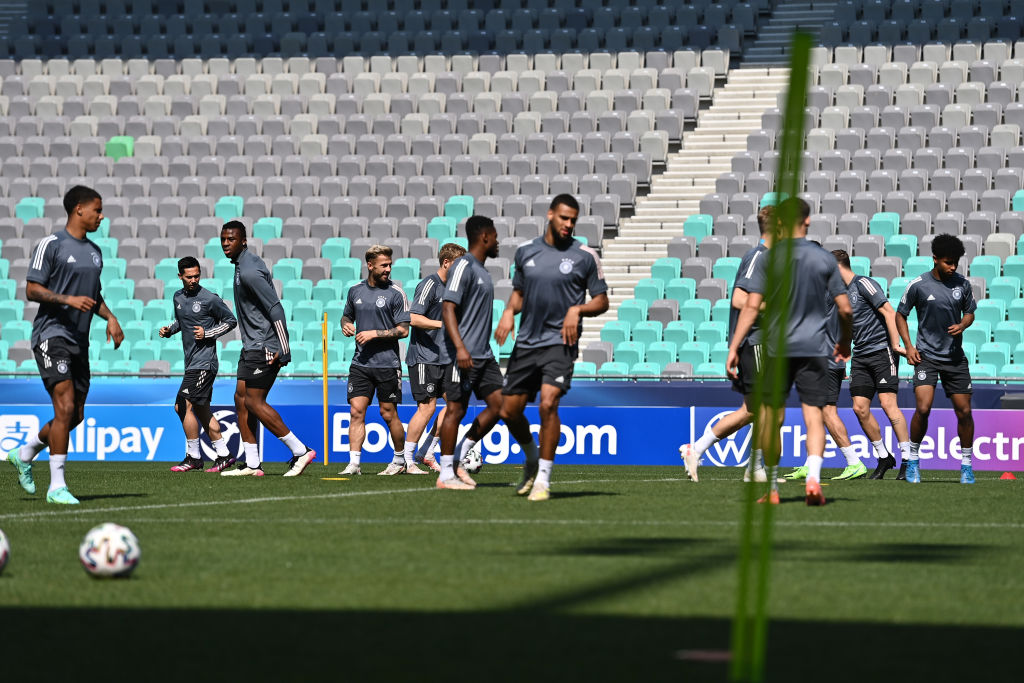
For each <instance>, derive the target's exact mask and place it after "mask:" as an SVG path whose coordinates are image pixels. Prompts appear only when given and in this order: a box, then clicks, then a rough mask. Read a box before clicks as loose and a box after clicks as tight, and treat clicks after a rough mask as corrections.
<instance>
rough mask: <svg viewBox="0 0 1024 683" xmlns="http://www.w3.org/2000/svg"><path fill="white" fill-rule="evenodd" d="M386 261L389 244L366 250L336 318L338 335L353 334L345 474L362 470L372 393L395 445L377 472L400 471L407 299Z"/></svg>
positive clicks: (402, 450)
mask: <svg viewBox="0 0 1024 683" xmlns="http://www.w3.org/2000/svg"><path fill="white" fill-rule="evenodd" d="M391 263H392V261H391V247H387V246H383V245H380V244H375V245H374V246H372V247H370V248H369V249H367V250H366V269H367V271H368V274H367V277H366V279H365V280H363V281H362V282H360V283H359V284H358V285H355V286H353V287H351V288H350V289H349V290H348V298H347V299H346V301H345V311H344V313H343V314H342V318H341V333H342V334H344V335H345V336H346V337H355V338H356V353H355V356H354V357H353V359H352V365H351V368H350V369H349V374H348V405H349V410H350V413H351V415H352V422H351V424H350V425H349V429H348V438H349V447H348V448H349V463H348V466H347V467H345V469H344V470H342V471H341V474H345V475H355V474H362V469H361V467H360V457H361V456H362V453H361V452H360V451H361V449H362V447H363V439H364V438H365V437H366V409H367V408H368V407H369V406H370V401H372V400H373V395H374V393H376V394H377V405H378V407H379V408H380V416H381V417H382V418H384V422H386V423H387V425H388V431H389V432H390V433H391V440H392V441H393V442H394V445H395V451H394V457H393V458H392V460H391V463H390V464H389V465H388V466H387V467H386V468H384V469H383V470H381V471H380V472H378V473H377V474H381V475H385V476H391V475H394V474H400V473H402V472H404V471H405V470H406V467H405V429H404V428H403V427H402V421H401V420H400V419H399V418H398V408H397V405H398V404H399V403H401V402H402V363H401V360H400V359H399V355H398V340H399V339H402V338H403V337H407V336H408V335H409V300H408V299H407V298H406V296H405V292H404V291H402V288H401V287H399V286H398V285H397V284H395V283H393V282H391ZM413 467H415V463H413ZM415 469H417V470H418V469H419V468H418V467H415ZM411 473H412V474H426V473H425V472H422V471H420V472H411Z"/></svg>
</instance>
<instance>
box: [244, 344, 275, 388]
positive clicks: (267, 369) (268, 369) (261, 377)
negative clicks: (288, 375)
mask: <svg viewBox="0 0 1024 683" xmlns="http://www.w3.org/2000/svg"><path fill="white" fill-rule="evenodd" d="M273 357H274V354H273V353H268V352H267V351H266V350H263V351H245V350H243V351H242V353H240V354H239V355H238V380H239V381H240V382H245V386H247V387H252V388H253V389H268V390H269V389H270V387H272V386H274V382H275V381H276V380H277V373H279V372H281V366H280V365H273V366H272V365H270V359H271V358H273Z"/></svg>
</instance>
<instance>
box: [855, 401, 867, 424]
mask: <svg viewBox="0 0 1024 683" xmlns="http://www.w3.org/2000/svg"><path fill="white" fill-rule="evenodd" d="M853 414H854V415H856V416H857V419H858V420H866V419H868V417H870V416H871V407H870V406H866V405H863V404H860V403H854V404H853Z"/></svg>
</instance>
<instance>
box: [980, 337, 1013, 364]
mask: <svg viewBox="0 0 1024 683" xmlns="http://www.w3.org/2000/svg"><path fill="white" fill-rule="evenodd" d="M1011 348H1012V347H1011V346H1010V345H1009V344H1006V343H1003V342H988V343H987V344H982V345H981V348H980V349H978V362H980V363H991V364H992V365H994V366H996V367H997V368H1001V367H1003V366H1004V365H1006V364H1007V363H1009V362H1010V349H1011Z"/></svg>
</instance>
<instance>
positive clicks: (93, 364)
mask: <svg viewBox="0 0 1024 683" xmlns="http://www.w3.org/2000/svg"><path fill="white" fill-rule="evenodd" d="M183 364H184V363H183ZM108 372H110V363H108V362H107V361H105V360H98V359H97V360H91V359H90V360H89V374H91V375H93V376H95V375H98V374H105V373H108Z"/></svg>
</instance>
